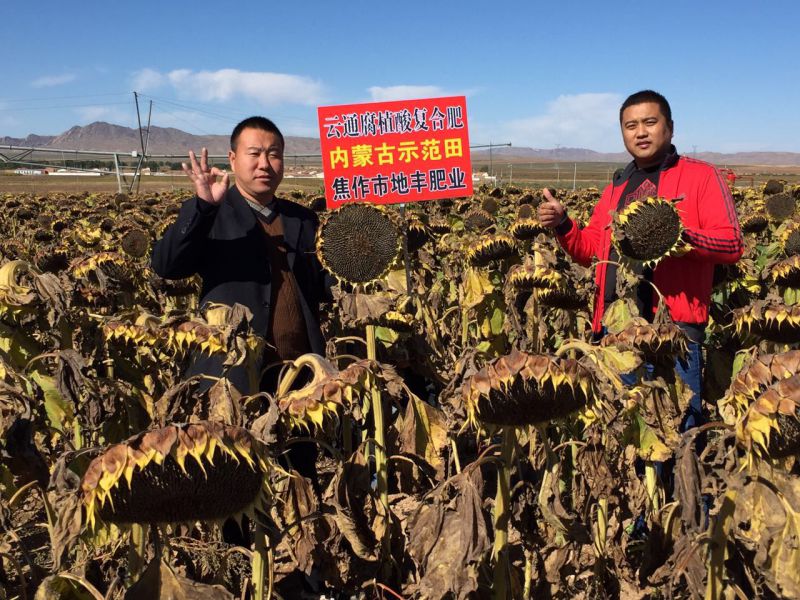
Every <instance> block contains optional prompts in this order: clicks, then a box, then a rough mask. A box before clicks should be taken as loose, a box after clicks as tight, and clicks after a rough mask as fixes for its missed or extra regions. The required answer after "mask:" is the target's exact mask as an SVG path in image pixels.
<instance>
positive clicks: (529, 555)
mask: <svg viewBox="0 0 800 600" xmlns="http://www.w3.org/2000/svg"><path fill="white" fill-rule="evenodd" d="M532 583H533V552H531V551H529V550H526V551H525V580H524V584H523V588H522V597H523V598H524V599H525V600H530V597H531V584H532Z"/></svg>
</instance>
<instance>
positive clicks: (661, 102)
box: [619, 90, 672, 128]
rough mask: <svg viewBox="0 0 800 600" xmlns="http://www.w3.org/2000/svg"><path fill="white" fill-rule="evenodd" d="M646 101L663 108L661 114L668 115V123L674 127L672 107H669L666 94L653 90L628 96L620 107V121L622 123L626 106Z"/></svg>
mask: <svg viewBox="0 0 800 600" xmlns="http://www.w3.org/2000/svg"><path fill="white" fill-rule="evenodd" d="M645 102H655V103H656V104H658V106H659V108H660V109H661V114H662V115H664V116H665V117H666V119H667V123H669V126H670V128H672V109H671V108H670V107H669V102H667V99H666V98H664V96H662V95H661V94H659V93H658V92H654V91H653V90H642V91H640V92H636V93H635V94H631V95H630V96H628V97H627V98H626V99H625V102H623V103H622V106H621V107H620V109H619V122H620V123H622V113H623V112H625V109H626V108H628V107H629V106H633V105H634V104H643V103H645Z"/></svg>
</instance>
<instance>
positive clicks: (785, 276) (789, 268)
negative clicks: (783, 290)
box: [769, 255, 800, 288]
mask: <svg viewBox="0 0 800 600" xmlns="http://www.w3.org/2000/svg"><path fill="white" fill-rule="evenodd" d="M769 276H770V278H771V279H772V281H773V283H775V285H782V286H786V287H793V288H800V255H792V256H789V258H785V259H783V260H781V261H779V262H777V263H775V264H774V265H772V266H771V267H770V269H769Z"/></svg>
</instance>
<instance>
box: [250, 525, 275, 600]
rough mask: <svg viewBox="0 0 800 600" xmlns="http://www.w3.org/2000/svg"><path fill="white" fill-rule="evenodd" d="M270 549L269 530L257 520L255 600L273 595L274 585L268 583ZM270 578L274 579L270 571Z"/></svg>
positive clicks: (254, 578)
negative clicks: (268, 541) (268, 542)
mask: <svg viewBox="0 0 800 600" xmlns="http://www.w3.org/2000/svg"><path fill="white" fill-rule="evenodd" d="M269 559H270V549H269V547H268V544H267V532H266V531H265V530H264V526H263V525H262V524H261V523H259V522H258V521H256V524H255V548H254V549H253V558H252V563H251V566H252V570H253V600H267V599H268V598H269V597H270V596H271V595H272V590H271V588H272V585H271V584H270V585H267V576H268V574H267V571H268V570H269V569H268V568H267V565H268V563H269V562H271V561H270V560H269ZM269 580H270V582H271V581H272V574H271V573H269ZM268 588H270V589H268Z"/></svg>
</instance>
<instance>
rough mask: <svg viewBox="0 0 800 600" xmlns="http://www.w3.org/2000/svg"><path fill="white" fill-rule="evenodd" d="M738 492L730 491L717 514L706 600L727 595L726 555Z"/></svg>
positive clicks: (711, 547) (712, 538)
mask: <svg viewBox="0 0 800 600" xmlns="http://www.w3.org/2000/svg"><path fill="white" fill-rule="evenodd" d="M737 495H738V492H737V491H736V490H728V492H727V493H726V494H725V497H724V498H723V499H722V506H721V507H720V509H719V513H717V518H716V519H715V522H714V526H713V528H712V533H711V544H710V551H709V553H708V556H707V558H706V572H707V573H708V578H707V580H706V594H705V600H719V599H721V598H723V596H724V593H725V582H724V575H725V555H726V554H727V548H728V544H727V539H728V534H729V533H730V530H731V527H732V526H733V511H734V509H735V508H736V496H737Z"/></svg>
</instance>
